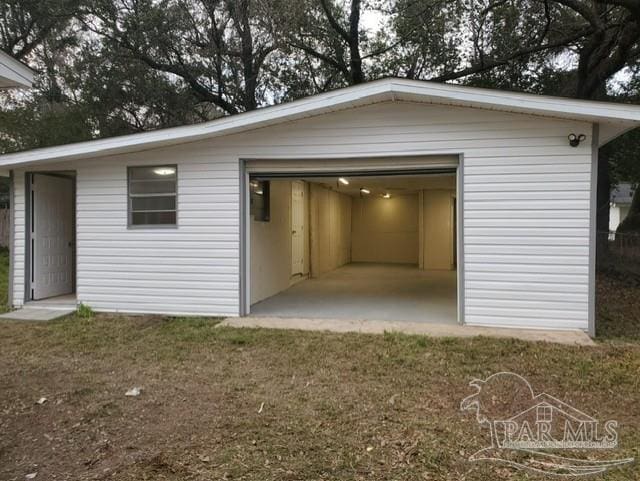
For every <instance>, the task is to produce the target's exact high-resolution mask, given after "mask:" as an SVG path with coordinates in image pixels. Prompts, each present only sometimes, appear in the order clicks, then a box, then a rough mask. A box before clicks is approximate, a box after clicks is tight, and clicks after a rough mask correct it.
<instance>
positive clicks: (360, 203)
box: [352, 193, 419, 264]
mask: <svg viewBox="0 0 640 481" xmlns="http://www.w3.org/2000/svg"><path fill="white" fill-rule="evenodd" d="M352 213H353V216H352V260H353V262H384V263H393V264H417V263H418V250H419V249H418V231H419V226H418V217H419V216H418V194H417V193H415V194H407V195H394V196H392V197H391V198H390V199H384V198H382V197H376V196H368V197H360V198H354V199H353V209H352Z"/></svg>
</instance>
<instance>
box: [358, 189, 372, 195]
mask: <svg viewBox="0 0 640 481" xmlns="http://www.w3.org/2000/svg"><path fill="white" fill-rule="evenodd" d="M360 193H361V194H370V193H371V191H370V190H369V189H365V188H364V187H362V188H361V189H360Z"/></svg>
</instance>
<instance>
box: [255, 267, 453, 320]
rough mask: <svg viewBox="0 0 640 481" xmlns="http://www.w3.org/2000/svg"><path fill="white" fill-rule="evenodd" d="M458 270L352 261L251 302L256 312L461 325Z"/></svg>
mask: <svg viewBox="0 0 640 481" xmlns="http://www.w3.org/2000/svg"><path fill="white" fill-rule="evenodd" d="M456 290H457V288H456V273H455V271H423V270H420V269H418V268H417V267H416V266H413V265H404V264H369V263H353V264H347V265H345V266H342V267H340V268H338V269H336V270H334V271H331V272H328V273H326V274H324V275H322V276H320V277H319V278H317V279H307V280H304V281H301V282H299V283H297V284H295V285H294V286H292V287H290V288H289V289H287V290H285V291H283V292H281V293H279V294H276V295H275V296H272V297H269V298H268V299H265V300H263V301H260V302H258V303H256V304H254V305H253V306H251V313H250V315H251V316H257V317H292V318H318V319H348V320H378V321H412V322H426V323H437V324H457V303H456V297H457V294H456Z"/></svg>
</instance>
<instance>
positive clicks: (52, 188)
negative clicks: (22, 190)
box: [31, 174, 74, 300]
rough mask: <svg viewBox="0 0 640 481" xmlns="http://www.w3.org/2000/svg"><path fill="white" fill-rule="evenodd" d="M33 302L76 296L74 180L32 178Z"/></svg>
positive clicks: (49, 176)
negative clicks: (63, 296) (74, 269)
mask: <svg viewBox="0 0 640 481" xmlns="http://www.w3.org/2000/svg"><path fill="white" fill-rule="evenodd" d="M32 192H33V205H32V209H33V226H32V227H33V230H32V239H33V257H32V262H33V279H32V283H31V288H32V290H33V299H36V300H37V299H44V298H47V297H54V296H60V295H63V294H70V293H72V292H73V243H74V226H73V180H72V179H69V178H66V177H58V176H53V175H47V174H34V175H33V184H32Z"/></svg>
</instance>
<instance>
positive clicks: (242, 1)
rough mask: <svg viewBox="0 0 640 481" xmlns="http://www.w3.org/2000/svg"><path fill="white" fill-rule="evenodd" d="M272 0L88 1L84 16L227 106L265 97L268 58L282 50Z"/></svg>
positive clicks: (129, 50) (232, 109)
mask: <svg viewBox="0 0 640 481" xmlns="http://www.w3.org/2000/svg"><path fill="white" fill-rule="evenodd" d="M269 8H270V3H269V1H268V0H193V1H187V0H160V1H154V0H115V1H112V0H89V1H88V4H87V6H86V7H85V8H84V10H83V14H82V16H81V18H82V21H83V24H84V25H85V27H86V28H87V29H89V30H90V31H91V32H93V33H95V34H98V35H100V37H101V38H102V39H103V41H104V42H106V43H109V44H110V45H111V49H112V51H115V50H116V49H119V50H120V51H122V52H126V54H127V55H128V56H129V57H131V58H132V59H135V60H137V61H139V62H141V63H143V64H144V65H146V66H147V67H148V68H150V69H152V70H155V71H158V72H162V73H164V74H166V75H168V76H170V77H174V78H178V79H180V80H181V82H182V83H183V84H184V85H186V86H187V87H189V88H190V89H191V90H192V91H193V93H194V94H195V95H196V96H197V98H198V99H199V100H201V101H203V102H208V103H210V104H212V105H214V106H215V107H216V108H217V109H218V110H219V111H220V112H221V113H225V114H235V113H238V112H241V111H246V110H253V109H255V108H257V107H258V105H260V104H262V103H264V101H265V100H266V99H265V95H266V92H265V91H264V90H262V89H261V88H260V77H261V73H262V69H263V67H264V64H265V62H266V60H267V58H268V56H269V54H270V53H272V52H273V51H274V50H275V49H276V45H275V43H274V41H273V36H272V35H271V31H272V25H271V16H270V15H269Z"/></svg>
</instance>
